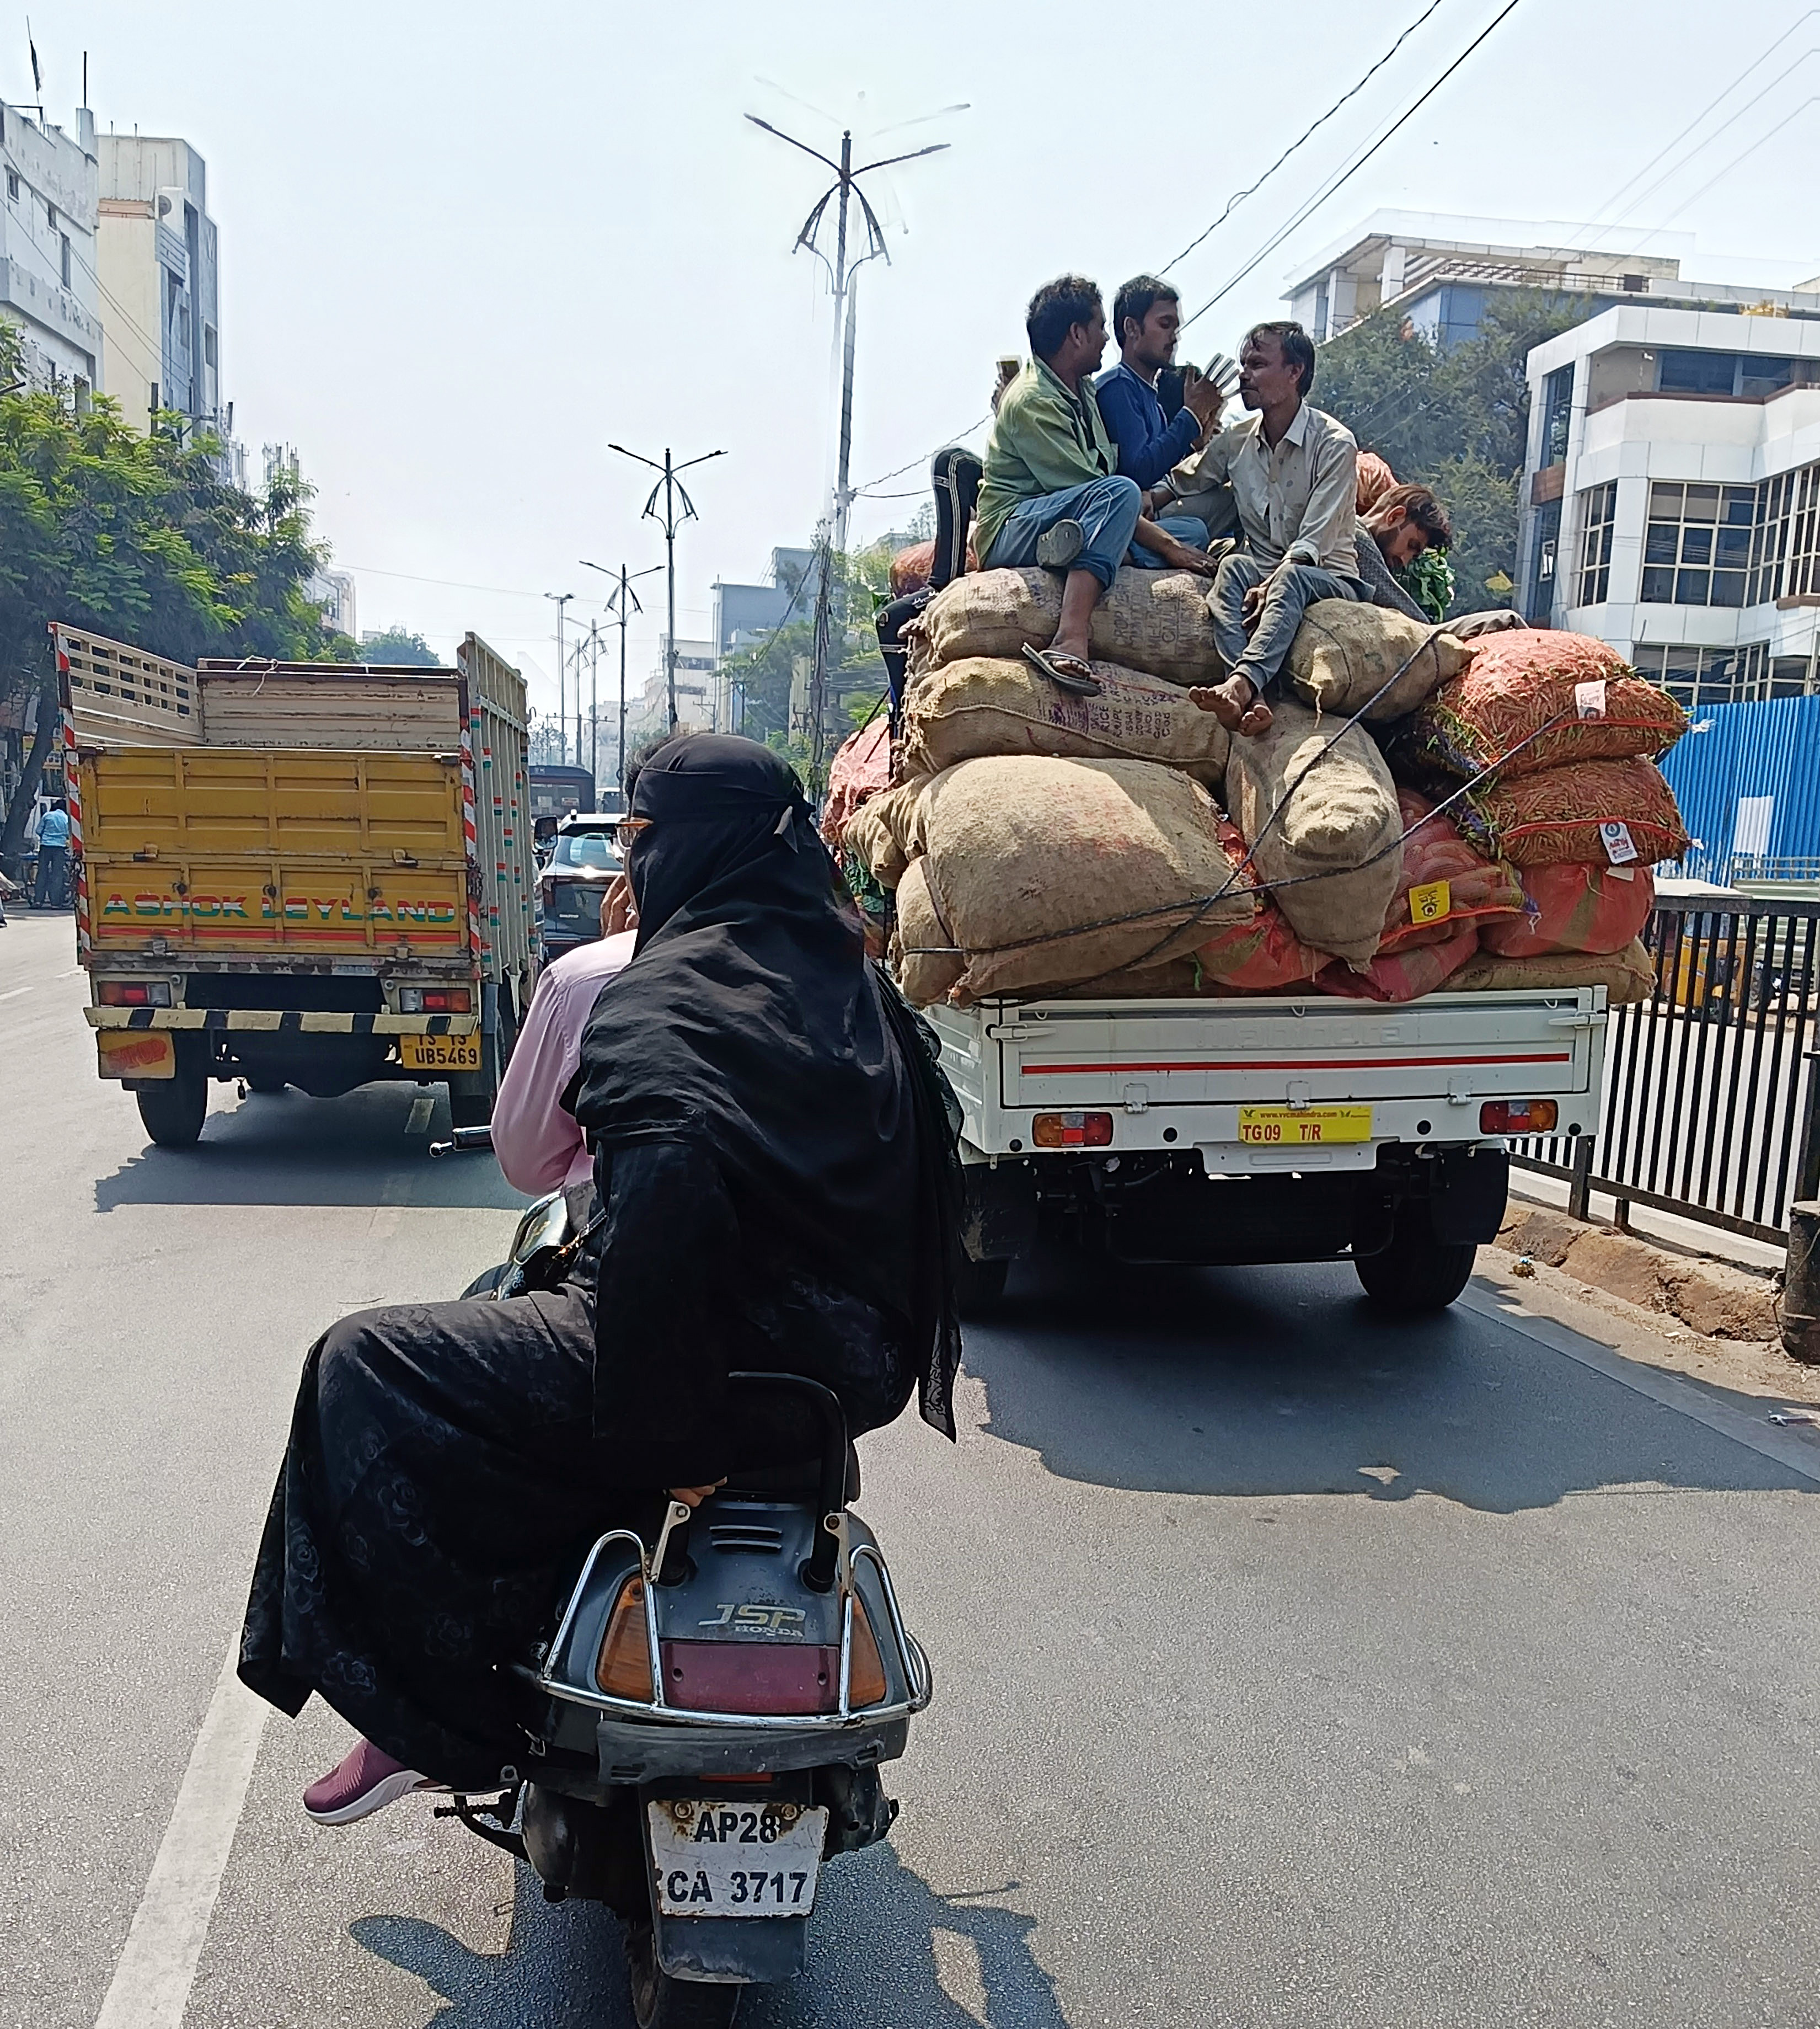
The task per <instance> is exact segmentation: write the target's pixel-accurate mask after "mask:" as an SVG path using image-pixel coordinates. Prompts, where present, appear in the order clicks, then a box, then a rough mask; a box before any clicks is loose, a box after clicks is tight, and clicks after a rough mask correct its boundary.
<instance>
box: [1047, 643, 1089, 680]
mask: <svg viewBox="0 0 1820 2029" xmlns="http://www.w3.org/2000/svg"><path fill="white" fill-rule="evenodd" d="M1092 652H1093V646H1092V643H1091V642H1090V641H1088V640H1087V639H1086V637H1085V636H1082V638H1081V640H1078V641H1070V640H1068V639H1067V638H1066V636H1063V635H1061V634H1058V635H1057V636H1056V637H1055V640H1053V641H1051V643H1050V644H1049V648H1048V655H1049V658H1050V660H1051V662H1061V663H1063V664H1065V665H1072V671H1071V673H1073V675H1075V676H1078V677H1090V676H1092V674H1093V672H1092V670H1090V669H1089V668H1088V657H1089V656H1090V655H1092Z"/></svg>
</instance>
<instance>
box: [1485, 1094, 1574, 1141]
mask: <svg viewBox="0 0 1820 2029" xmlns="http://www.w3.org/2000/svg"><path fill="white" fill-rule="evenodd" d="M1560 1117H1561V1109H1560V1107H1559V1106H1558V1105H1557V1104H1555V1101H1554V1100H1551V1099H1489V1100H1486V1102H1485V1104H1484V1105H1483V1106H1481V1107H1480V1108H1479V1132H1480V1133H1481V1134H1552V1133H1554V1132H1555V1122H1556V1121H1557V1120H1559V1118H1560Z"/></svg>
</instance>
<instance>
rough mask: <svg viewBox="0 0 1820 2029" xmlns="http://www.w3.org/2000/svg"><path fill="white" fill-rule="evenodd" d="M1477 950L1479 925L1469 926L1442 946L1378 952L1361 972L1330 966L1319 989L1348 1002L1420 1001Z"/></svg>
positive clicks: (1441, 984) (1430, 945) (1448, 977)
mask: <svg viewBox="0 0 1820 2029" xmlns="http://www.w3.org/2000/svg"><path fill="white" fill-rule="evenodd" d="M1478 948H1479V926H1478V925H1477V923H1468V924H1466V926H1465V927H1464V928H1463V929H1455V932H1454V933H1453V935H1452V936H1451V937H1449V938H1448V939H1447V942H1446V943H1445V944H1423V945H1421V946H1419V947H1418V948H1417V949H1415V950H1414V951H1408V950H1405V951H1391V952H1388V953H1381V954H1380V955H1378V956H1377V957H1376V958H1374V959H1373V960H1372V961H1371V963H1370V965H1368V966H1366V968H1365V970H1364V971H1363V972H1355V971H1354V970H1352V968H1351V966H1349V965H1330V966H1328V968H1327V969H1326V970H1325V972H1323V973H1322V974H1321V979H1320V986H1321V992H1323V993H1337V994H1340V996H1343V997H1344V999H1346V1000H1421V998H1422V996H1423V995H1424V994H1425V993H1433V992H1436V991H1438V990H1439V989H1440V988H1441V987H1443V986H1444V985H1446V984H1447V981H1448V980H1449V979H1450V978H1451V977H1452V976H1453V975H1454V974H1455V973H1456V972H1458V971H1459V969H1460V967H1461V966H1463V965H1464V964H1465V963H1466V961H1467V959H1470V958H1471V957H1472V956H1473V954H1474V952H1476V951H1477V949H1478Z"/></svg>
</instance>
